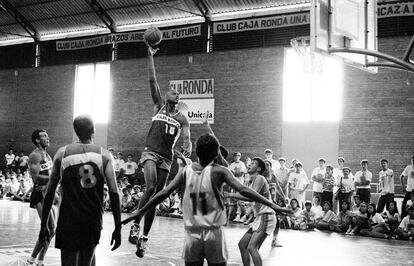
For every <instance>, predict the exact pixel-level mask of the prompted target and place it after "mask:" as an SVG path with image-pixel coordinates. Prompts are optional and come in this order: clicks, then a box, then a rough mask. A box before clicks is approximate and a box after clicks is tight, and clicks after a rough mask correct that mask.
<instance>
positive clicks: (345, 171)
mask: <svg viewBox="0 0 414 266" xmlns="http://www.w3.org/2000/svg"><path fill="white" fill-rule="evenodd" d="M350 174H351V169H350V168H349V167H344V168H342V175H340V176H339V177H338V180H337V183H336V186H337V188H338V190H337V192H336V199H337V200H338V201H339V202H343V201H347V202H348V210H350V208H351V198H352V194H353V193H354V190H355V186H354V180H353V179H352V178H351V177H350ZM341 205H342V204H341Z"/></svg>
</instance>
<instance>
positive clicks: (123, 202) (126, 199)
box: [121, 187, 132, 212]
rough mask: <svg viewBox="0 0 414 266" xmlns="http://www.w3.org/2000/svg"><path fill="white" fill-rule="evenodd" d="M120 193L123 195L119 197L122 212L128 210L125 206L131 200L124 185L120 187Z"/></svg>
mask: <svg viewBox="0 0 414 266" xmlns="http://www.w3.org/2000/svg"><path fill="white" fill-rule="evenodd" d="M122 194H123V195H122V198H121V209H122V212H128V210H127V207H128V204H129V203H130V202H131V200H132V197H131V194H129V192H128V188H126V187H124V188H123V189H122Z"/></svg>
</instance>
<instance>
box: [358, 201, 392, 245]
mask: <svg viewBox="0 0 414 266" xmlns="http://www.w3.org/2000/svg"><path fill="white" fill-rule="evenodd" d="M367 213H368V226H369V228H367V229H361V232H360V233H361V235H363V236H369V237H376V238H388V236H389V234H390V232H389V231H388V229H387V226H386V225H385V220H384V218H382V216H381V214H379V213H377V209H376V206H375V204H374V203H370V204H368V210H367Z"/></svg>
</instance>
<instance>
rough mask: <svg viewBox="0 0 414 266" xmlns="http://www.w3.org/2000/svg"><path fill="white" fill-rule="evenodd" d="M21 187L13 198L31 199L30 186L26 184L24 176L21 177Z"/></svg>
mask: <svg viewBox="0 0 414 266" xmlns="http://www.w3.org/2000/svg"><path fill="white" fill-rule="evenodd" d="M19 182H20V184H19V189H18V190H17V191H16V194H15V195H14V196H13V197H12V198H13V200H20V201H28V200H30V194H29V193H28V192H29V190H30V186H29V185H27V184H26V182H25V181H24V179H23V178H20V181H19Z"/></svg>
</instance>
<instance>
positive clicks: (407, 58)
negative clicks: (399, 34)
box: [403, 36, 414, 62]
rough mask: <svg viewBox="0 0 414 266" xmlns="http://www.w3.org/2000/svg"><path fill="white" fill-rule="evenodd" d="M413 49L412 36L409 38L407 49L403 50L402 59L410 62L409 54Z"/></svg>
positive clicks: (413, 40)
mask: <svg viewBox="0 0 414 266" xmlns="http://www.w3.org/2000/svg"><path fill="white" fill-rule="evenodd" d="M413 49H414V36H413V37H412V38H411V41H410V44H409V45H408V47H407V51H405V53H404V56H403V60H404V61H406V62H410V55H411V52H412V51H413Z"/></svg>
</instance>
